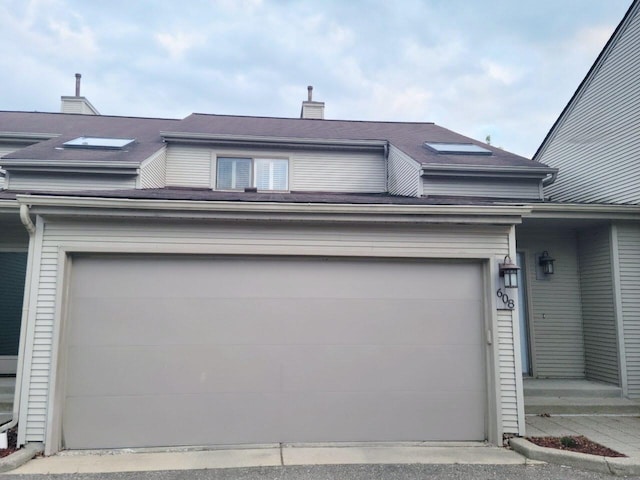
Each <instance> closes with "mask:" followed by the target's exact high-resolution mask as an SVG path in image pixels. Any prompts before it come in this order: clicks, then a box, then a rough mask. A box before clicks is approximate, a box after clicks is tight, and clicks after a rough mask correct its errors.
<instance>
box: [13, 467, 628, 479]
mask: <svg viewBox="0 0 640 480" xmlns="http://www.w3.org/2000/svg"><path fill="white" fill-rule="evenodd" d="M1 477H2V479H3V480H44V479H45V478H46V479H52V480H179V479H180V480H182V479H189V480H303V479H304V480H334V479H335V480H378V479H379V480H431V479H447V480H489V479H491V480H494V479H501V480H520V479H521V480H599V479H609V480H611V479H614V478H616V477H613V476H610V475H603V474H599V473H593V472H586V471H581V470H576V469H573V468H570V467H562V466H558V465H547V464H545V465H529V466H524V465H329V466H290V467H261V468H229V469H216V470H190V471H165V472H135V473H105V474H98V473H93V474H65V475H46V476H45V475H11V474H4V475H2V476H1ZM625 478H627V479H630V478H636V479H639V480H640V477H625Z"/></svg>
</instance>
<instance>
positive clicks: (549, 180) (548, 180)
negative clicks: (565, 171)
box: [542, 170, 558, 187]
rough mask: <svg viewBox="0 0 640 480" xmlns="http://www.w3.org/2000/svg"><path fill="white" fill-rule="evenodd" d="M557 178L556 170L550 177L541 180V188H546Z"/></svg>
mask: <svg viewBox="0 0 640 480" xmlns="http://www.w3.org/2000/svg"><path fill="white" fill-rule="evenodd" d="M557 178H558V171H557V170H556V171H555V172H553V173H552V174H551V176H550V177H547V178H545V179H543V180H542V186H543V187H548V186H549V185H551V184H552V183H553V182H555V181H556V179H557Z"/></svg>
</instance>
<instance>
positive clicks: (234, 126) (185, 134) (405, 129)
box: [163, 113, 541, 169]
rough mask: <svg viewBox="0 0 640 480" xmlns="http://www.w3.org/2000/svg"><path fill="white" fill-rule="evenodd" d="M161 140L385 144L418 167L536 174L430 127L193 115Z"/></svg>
mask: <svg viewBox="0 0 640 480" xmlns="http://www.w3.org/2000/svg"><path fill="white" fill-rule="evenodd" d="M163 135H165V137H166V138H173V139H176V140H177V139H179V138H182V139H183V140H185V141H187V140H191V141H196V140H197V139H200V141H210V142H216V141H221V140H222V139H237V140H238V141H242V140H244V141H249V142H250V141H253V142H259V141H260V139H267V138H278V139H282V141H283V142H285V141H286V139H294V140H297V141H300V140H303V139H304V140H308V141H309V143H312V142H313V141H316V142H318V143H319V142H320V141H325V142H329V141H332V140H333V141H336V143H338V141H341V142H343V143H344V144H348V143H349V142H351V143H352V144H353V145H357V144H359V143H362V142H370V143H371V144H375V142H388V143H390V144H392V145H394V146H395V147H397V148H399V149H400V150H402V151H403V152H404V153H406V154H407V155H409V156H410V157H411V158H412V159H413V160H414V161H416V162H418V163H419V164H421V165H460V166H463V165H482V166H493V167H497V168H498V169H499V167H523V168H524V169H526V168H528V167H533V168H539V167H540V166H541V164H540V163H537V162H533V161H532V160H529V159H526V158H524V157H521V156H519V155H515V154H513V153H509V152H507V151H504V150H502V149H499V148H495V147H492V146H490V145H487V144H484V143H482V142H478V141H476V140H473V139H471V138H468V137H465V136H463V135H460V134H458V133H455V132H452V131H451V130H447V129H446V128H443V127H440V126H438V125H435V124H434V123H417V122H416V123H413V122H370V121H354V120H314V119H300V118H276V117H243V116H231V115H207V114H200V113H194V114H192V115H190V116H188V117H187V118H185V119H184V120H182V121H181V122H180V123H179V124H178V125H177V127H176V128H175V129H174V130H171V131H169V130H167V131H165V132H163ZM425 142H439V143H462V144H474V145H477V146H480V147H482V148H484V149H487V150H489V151H490V152H491V154H490V155H482V156H476V155H468V154H447V153H438V152H436V151H434V150H432V149H429V148H427V147H426V146H425Z"/></svg>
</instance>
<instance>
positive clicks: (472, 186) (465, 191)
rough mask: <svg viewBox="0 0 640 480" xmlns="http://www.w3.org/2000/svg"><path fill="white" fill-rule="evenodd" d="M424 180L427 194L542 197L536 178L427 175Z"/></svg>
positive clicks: (520, 197)
mask: <svg viewBox="0 0 640 480" xmlns="http://www.w3.org/2000/svg"><path fill="white" fill-rule="evenodd" d="M422 182H423V193H422V194H423V195H425V196H431V195H446V196H462V197H489V198H515V199H527V200H539V199H540V198H541V190H540V181H539V180H536V179H530V180H519V179H514V178H505V179H492V178H483V177H477V178H462V177H436V176H426V177H423V178H422Z"/></svg>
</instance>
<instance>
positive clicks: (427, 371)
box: [282, 346, 484, 395]
mask: <svg viewBox="0 0 640 480" xmlns="http://www.w3.org/2000/svg"><path fill="white" fill-rule="evenodd" d="M286 358H287V359H289V361H287V362H286V363H285V364H283V374H282V389H283V390H285V391H289V390H290V391H309V392H315V391H351V392H376V393H379V392H385V391H392V390H412V391H417V392H418V391H423V392H429V391H431V390H433V389H434V387H436V386H437V389H443V390H447V391H449V392H450V393H451V394H452V395H454V394H455V392H467V393H468V392H469V391H476V392H482V391H483V390H484V378H472V379H470V378H466V377H461V376H460V375H456V373H457V372H459V371H460V370H461V369H464V368H465V367H466V366H468V365H470V364H473V363H475V362H478V361H482V351H481V348H480V347H478V346H475V347H474V348H472V349H466V348H465V349H464V351H460V350H457V349H451V348H449V347H448V346H438V347H410V348H407V347H405V346H395V347H394V346H377V347H376V346H321V347H305V348H299V349H296V350H292V351H290V352H287V355H286ZM425 365H432V366H434V365H438V368H425Z"/></svg>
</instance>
